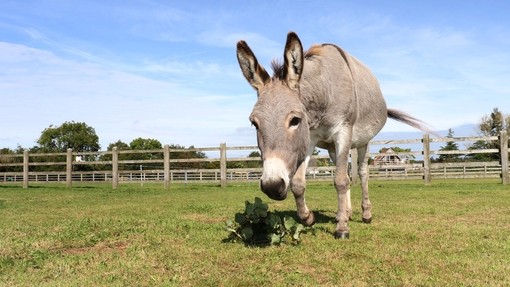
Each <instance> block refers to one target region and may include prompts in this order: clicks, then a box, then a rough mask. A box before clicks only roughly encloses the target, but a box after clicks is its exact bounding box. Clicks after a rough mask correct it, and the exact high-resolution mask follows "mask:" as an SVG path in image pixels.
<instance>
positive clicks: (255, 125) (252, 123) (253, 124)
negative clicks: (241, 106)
mask: <svg viewBox="0 0 510 287" xmlns="http://www.w3.org/2000/svg"><path fill="white" fill-rule="evenodd" d="M251 125H252V126H254V127H255V128H256V129H257V130H258V129H259V125H258V124H257V122H256V121H252V122H251Z"/></svg>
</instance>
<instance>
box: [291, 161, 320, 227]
mask: <svg viewBox="0 0 510 287" xmlns="http://www.w3.org/2000/svg"><path fill="white" fill-rule="evenodd" d="M309 160H310V157H309V156H308V157H307V158H306V159H305V161H304V162H303V163H301V165H300V166H299V167H298V169H297V171H296V174H295V175H294V177H293V178H292V180H291V182H290V188H291V189H292V193H293V194H294V198H295V199H296V207H297V214H298V217H299V220H300V221H301V223H303V225H305V226H311V225H313V224H314V223H315V217H314V215H313V212H312V211H310V210H309V209H308V206H306V201H305V190H306V168H307V167H308V161H309Z"/></svg>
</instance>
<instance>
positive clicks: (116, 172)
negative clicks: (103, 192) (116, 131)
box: [112, 146, 119, 189]
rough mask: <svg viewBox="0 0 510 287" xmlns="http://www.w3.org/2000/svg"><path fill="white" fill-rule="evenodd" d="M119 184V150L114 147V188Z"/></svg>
mask: <svg viewBox="0 0 510 287" xmlns="http://www.w3.org/2000/svg"><path fill="white" fill-rule="evenodd" d="M117 186H119V151H118V150H117V147H116V146H114V147H113V148H112V188H113V189H117Z"/></svg>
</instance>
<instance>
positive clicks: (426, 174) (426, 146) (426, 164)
mask: <svg viewBox="0 0 510 287" xmlns="http://www.w3.org/2000/svg"><path fill="white" fill-rule="evenodd" d="M422 142H423V179H424V180H425V185H429V184H430V182H431V175H430V136H429V134H424V135H423V139H422Z"/></svg>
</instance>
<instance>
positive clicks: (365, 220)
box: [362, 217, 372, 224]
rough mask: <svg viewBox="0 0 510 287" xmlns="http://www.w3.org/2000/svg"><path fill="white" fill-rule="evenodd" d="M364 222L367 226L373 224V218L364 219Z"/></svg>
mask: <svg viewBox="0 0 510 287" xmlns="http://www.w3.org/2000/svg"><path fill="white" fill-rule="evenodd" d="M362 220H363V223H366V224H370V223H372V217H370V218H364V217H363V218H362Z"/></svg>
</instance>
